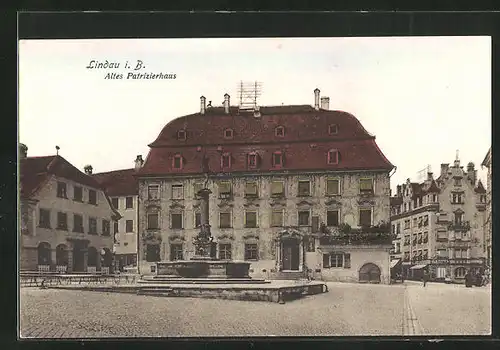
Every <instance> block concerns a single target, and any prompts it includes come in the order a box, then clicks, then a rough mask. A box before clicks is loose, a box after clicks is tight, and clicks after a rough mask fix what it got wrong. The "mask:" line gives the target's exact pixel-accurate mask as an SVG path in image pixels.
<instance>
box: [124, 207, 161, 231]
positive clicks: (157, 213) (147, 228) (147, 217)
mask: <svg viewBox="0 0 500 350" xmlns="http://www.w3.org/2000/svg"><path fill="white" fill-rule="evenodd" d="M149 215H157V216H158V228H149ZM132 226H133V224H132ZM160 228H161V223H160V213H159V212H150V213H146V230H159V229H160ZM125 231H127V220H125Z"/></svg>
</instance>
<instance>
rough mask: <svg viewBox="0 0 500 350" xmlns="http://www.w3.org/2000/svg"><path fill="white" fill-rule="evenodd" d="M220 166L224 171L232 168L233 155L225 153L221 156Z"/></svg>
mask: <svg viewBox="0 0 500 350" xmlns="http://www.w3.org/2000/svg"><path fill="white" fill-rule="evenodd" d="M220 166H221V167H222V168H223V169H227V168H230V167H231V154H230V153H224V154H222V156H221V159H220Z"/></svg>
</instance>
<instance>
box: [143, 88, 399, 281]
mask: <svg viewBox="0 0 500 350" xmlns="http://www.w3.org/2000/svg"><path fill="white" fill-rule="evenodd" d="M149 146H150V148H151V150H150V152H149V155H148V157H147V158H146V161H145V164H144V166H143V167H142V168H141V170H140V171H139V175H138V180H139V234H140V236H139V251H138V258H139V267H140V273H151V271H152V269H153V270H154V265H155V262H156V261H160V260H167V261H169V260H182V259H189V258H190V257H192V256H193V255H194V246H193V244H192V240H193V238H194V236H195V235H196V234H197V233H198V231H199V225H200V214H199V210H200V203H199V199H198V198H197V192H198V191H199V190H200V189H201V188H203V187H207V188H208V189H210V190H211V192H212V194H211V197H210V199H209V201H210V224H211V226H212V229H211V230H212V235H213V236H214V237H215V240H216V242H217V247H218V252H217V255H218V258H219V259H232V260H245V261H249V262H251V270H250V271H251V273H252V275H253V276H263V277H267V278H272V277H275V278H282V277H283V278H293V277H300V276H304V274H306V273H310V274H314V275H316V276H317V278H323V279H330V280H345V281H358V280H366V281H375V280H377V281H379V282H387V281H388V278H389V274H388V270H389V249H390V247H391V245H390V244H391V241H390V240H389V241H388V242H387V240H385V241H384V240H383V239H382V240H378V241H377V242H375V241H370V237H368V238H367V237H364V236H363V234H366V232H365V231H368V230H372V232H375V231H379V235H380V232H382V231H384V230H387V229H388V227H389V226H388V222H389V217H390V203H389V188H390V186H389V173H390V171H391V170H392V169H393V168H394V167H393V165H392V164H391V163H390V162H389V161H388V160H387V159H386V158H385V156H384V155H383V154H382V152H381V151H380V149H379V148H378V147H377V145H376V143H375V137H374V136H372V135H370V134H369V133H367V132H366V130H365V129H364V128H363V127H362V125H361V124H360V123H359V121H358V120H357V119H356V118H355V117H354V116H352V115H351V114H349V113H346V112H341V111H331V110H329V108H328V99H327V98H322V99H321V107H320V98H319V90H315V105H314V106H309V105H298V106H278V107H261V108H255V109H254V110H251V111H245V110H241V109H239V108H238V107H232V106H230V103H229V95H227V94H226V95H225V102H224V106H223V107H212V108H210V107H207V106H205V98H204V97H202V98H201V108H200V112H199V113H196V114H192V115H187V116H184V117H180V118H177V119H175V120H173V121H171V122H170V123H169V124H167V125H166V126H165V127H164V128H163V130H162V131H161V133H160V135H159V136H158V138H157V139H156V141H154V142H153V143H152V144H150V145H149ZM347 231H352V232H351V233H353V232H357V233H359V235H358V237H364V239H360V240H359V241H356V240H354V241H355V242H350V241H349V240H347V239H345V236H346V234H344V233H345V232H347ZM389 233H390V232H389ZM373 235H376V233H373ZM334 236H335V237H337V238H338V239H333V238H332V237H334Z"/></svg>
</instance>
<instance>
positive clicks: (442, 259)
mask: <svg viewBox="0 0 500 350" xmlns="http://www.w3.org/2000/svg"><path fill="white" fill-rule="evenodd" d="M391 207H392V208H391V210H392V213H391V225H392V232H393V233H394V234H395V235H397V239H396V240H395V241H394V253H393V258H395V259H396V261H395V262H397V260H398V259H401V261H402V266H401V267H402V269H401V270H402V274H403V276H404V277H405V278H410V279H412V278H414V279H419V278H421V277H422V274H423V272H424V270H426V271H427V272H428V273H429V274H430V276H431V278H432V279H434V280H445V279H446V278H449V279H451V280H462V279H463V277H464V275H465V273H466V271H468V270H470V271H471V272H481V271H482V270H483V269H484V267H485V259H484V256H485V254H484V252H485V250H484V247H485V244H486V231H485V229H484V223H485V220H486V190H485V189H484V186H483V184H482V183H481V181H480V180H479V181H478V180H477V171H476V170H475V167H474V164H473V163H469V164H468V165H467V169H466V170H464V167H463V166H461V165H460V160H459V159H458V158H457V159H456V160H455V162H454V163H453V165H452V166H450V165H449V164H441V173H440V175H439V177H438V178H437V179H434V177H433V174H432V173H428V176H427V179H426V180H425V181H424V182H422V183H415V182H411V181H410V179H408V180H407V182H406V183H404V184H402V185H398V186H397V194H396V196H394V197H392V198H391Z"/></svg>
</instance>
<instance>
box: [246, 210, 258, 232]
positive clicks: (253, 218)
mask: <svg viewBox="0 0 500 350" xmlns="http://www.w3.org/2000/svg"><path fill="white" fill-rule="evenodd" d="M245 227H247V228H255V227H257V212H256V211H245Z"/></svg>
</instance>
